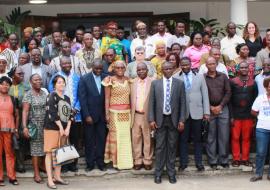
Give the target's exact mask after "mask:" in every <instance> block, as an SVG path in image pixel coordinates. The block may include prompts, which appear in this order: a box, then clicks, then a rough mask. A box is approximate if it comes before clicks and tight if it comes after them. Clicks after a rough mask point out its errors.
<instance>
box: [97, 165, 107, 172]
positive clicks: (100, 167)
mask: <svg viewBox="0 0 270 190" xmlns="http://www.w3.org/2000/svg"><path fill="white" fill-rule="evenodd" d="M98 169H99V170H100V171H102V172H105V171H106V168H105V167H104V166H98Z"/></svg>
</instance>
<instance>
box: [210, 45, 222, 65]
mask: <svg viewBox="0 0 270 190" xmlns="http://www.w3.org/2000/svg"><path fill="white" fill-rule="evenodd" d="M209 55H210V56H211V57H213V58H215V60H216V62H217V63H218V61H219V59H220V56H221V52H220V49H218V48H211V50H210V52H209Z"/></svg>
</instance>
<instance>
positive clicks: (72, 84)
mask: <svg viewBox="0 0 270 190" xmlns="http://www.w3.org/2000/svg"><path fill="white" fill-rule="evenodd" d="M60 67H61V70H60V71H59V72H57V73H56V74H54V76H53V77H52V78H51V81H50V84H49V92H52V91H54V89H53V84H52V80H53V79H54V77H55V76H57V75H61V76H63V77H64V78H65V82H66V89H65V95H66V96H68V97H69V98H70V101H71V106H72V111H73V114H74V115H75V124H73V126H72V127H71V129H70V130H71V131H70V135H69V140H70V143H71V144H73V145H74V146H75V148H76V149H78V144H79V139H80V137H79V134H80V132H79V130H80V126H81V114H80V110H81V105H80V102H79V97H78V88H79V82H80V77H79V75H77V74H76V73H75V72H73V71H72V70H71V69H72V64H71V59H70V57H69V56H62V57H61V58H60ZM77 170H78V169H77V160H76V161H75V162H74V163H71V164H67V165H64V167H63V168H62V172H67V171H72V172H76V171H77Z"/></svg>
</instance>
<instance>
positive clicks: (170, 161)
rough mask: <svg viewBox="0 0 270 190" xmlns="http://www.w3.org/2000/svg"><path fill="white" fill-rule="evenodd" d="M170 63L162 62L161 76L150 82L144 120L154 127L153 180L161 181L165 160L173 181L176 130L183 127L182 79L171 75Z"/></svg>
mask: <svg viewBox="0 0 270 190" xmlns="http://www.w3.org/2000/svg"><path fill="white" fill-rule="evenodd" d="M173 69H174V68H173V65H172V64H171V63H169V62H165V63H164V64H163V65H162V72H163V75H164V76H163V78H161V79H159V80H155V81H153V82H152V84H151V89H150V95H149V108H148V109H149V111H148V121H149V123H150V126H151V128H152V129H154V130H155V139H156V147H155V155H156V163H155V183H157V184H159V183H161V175H162V171H163V168H164V165H165V163H166V168H167V173H168V176H169V182H170V183H176V178H175V174H176V171H175V158H176V146H177V141H178V130H179V131H183V130H184V122H185V111H186V95H185V85H184V83H183V82H182V81H180V80H178V79H175V78H173V77H172V75H173Z"/></svg>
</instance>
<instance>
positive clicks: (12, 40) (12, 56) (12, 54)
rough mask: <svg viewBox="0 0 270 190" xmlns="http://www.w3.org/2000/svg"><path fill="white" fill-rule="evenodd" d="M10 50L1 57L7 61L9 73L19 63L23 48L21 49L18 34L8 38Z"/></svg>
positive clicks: (2, 53) (7, 49) (6, 50)
mask: <svg viewBox="0 0 270 190" xmlns="http://www.w3.org/2000/svg"><path fill="white" fill-rule="evenodd" d="M8 42H9V48H6V49H5V50H4V51H3V52H1V54H0V55H3V56H5V57H6V59H7V72H8V71H10V69H11V68H12V67H14V66H17V65H18V63H19V56H20V53H21V48H19V39H18V36H17V34H10V35H9V37H8Z"/></svg>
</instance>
